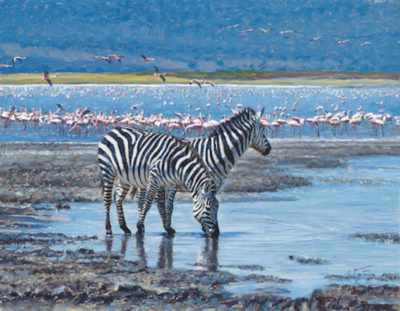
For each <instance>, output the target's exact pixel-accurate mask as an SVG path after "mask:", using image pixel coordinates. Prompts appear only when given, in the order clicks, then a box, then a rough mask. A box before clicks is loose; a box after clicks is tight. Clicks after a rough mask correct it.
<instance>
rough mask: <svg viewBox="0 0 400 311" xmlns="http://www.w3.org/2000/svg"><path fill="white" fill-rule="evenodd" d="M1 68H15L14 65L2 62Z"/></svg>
mask: <svg viewBox="0 0 400 311" xmlns="http://www.w3.org/2000/svg"><path fill="white" fill-rule="evenodd" d="M0 68H14V66H13V65H6V64H0Z"/></svg>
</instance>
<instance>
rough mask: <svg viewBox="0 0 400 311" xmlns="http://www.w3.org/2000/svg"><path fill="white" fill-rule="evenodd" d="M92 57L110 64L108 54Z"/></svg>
mask: <svg viewBox="0 0 400 311" xmlns="http://www.w3.org/2000/svg"><path fill="white" fill-rule="evenodd" d="M93 58H94V59H96V60H104V61H106V62H108V63H109V64H111V58H110V57H109V56H94V57H93Z"/></svg>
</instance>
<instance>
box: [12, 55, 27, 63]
mask: <svg viewBox="0 0 400 311" xmlns="http://www.w3.org/2000/svg"><path fill="white" fill-rule="evenodd" d="M23 59H26V56H24V57H21V56H14V57H13V58H12V59H11V63H12V64H13V65H14V64H15V62H16V61H19V62H20V63H22V60H23Z"/></svg>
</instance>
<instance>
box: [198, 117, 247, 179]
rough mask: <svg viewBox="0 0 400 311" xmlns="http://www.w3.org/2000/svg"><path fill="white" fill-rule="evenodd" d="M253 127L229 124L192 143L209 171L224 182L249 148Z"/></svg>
mask: <svg viewBox="0 0 400 311" xmlns="http://www.w3.org/2000/svg"><path fill="white" fill-rule="evenodd" d="M250 140H251V127H250V126H249V124H247V127H246V126H243V127H239V126H235V127H234V128H233V127H229V126H227V127H226V128H224V129H223V130H221V131H219V133H218V134H216V135H213V136H211V137H208V138H198V139H194V140H193V141H192V145H193V146H194V148H195V149H196V151H197V152H198V153H199V155H200V157H201V158H202V159H203V161H204V162H205V163H206V165H207V167H208V169H209V172H210V173H211V174H212V175H213V177H214V178H215V179H216V181H218V182H219V183H222V182H223V181H224V179H225V177H226V176H227V175H228V173H229V172H230V170H231V169H232V167H233V166H234V165H235V163H236V162H237V160H238V159H239V158H240V157H241V156H242V155H243V153H244V152H245V151H246V150H247V149H248V148H249V146H250Z"/></svg>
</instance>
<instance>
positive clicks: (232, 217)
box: [33, 156, 400, 297]
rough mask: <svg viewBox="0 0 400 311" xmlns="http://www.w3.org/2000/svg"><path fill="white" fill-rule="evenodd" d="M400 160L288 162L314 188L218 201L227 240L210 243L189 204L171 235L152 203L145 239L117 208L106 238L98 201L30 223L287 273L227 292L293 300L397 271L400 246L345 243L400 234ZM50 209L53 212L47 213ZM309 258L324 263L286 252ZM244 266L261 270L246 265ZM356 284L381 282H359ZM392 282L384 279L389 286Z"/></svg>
mask: <svg viewBox="0 0 400 311" xmlns="http://www.w3.org/2000/svg"><path fill="white" fill-rule="evenodd" d="M399 161H400V157H389V156H378V157H365V158H352V159H349V160H347V164H348V165H347V167H343V168H335V169H325V168H324V169H311V170H310V169H305V168H302V167H292V168H291V170H292V172H293V174H298V175H301V176H307V177H310V178H312V182H313V185H312V186H308V187H304V188H298V189H289V190H285V191H280V192H277V193H273V194H271V193H265V199H264V200H260V201H250V202H249V201H246V199H244V200H243V201H241V202H233V201H222V202H221V203H220V210H219V224H220V230H221V232H222V233H221V236H220V238H219V240H218V242H215V241H214V242H213V241H212V240H208V239H205V238H204V237H203V236H202V234H201V228H200V225H199V224H198V223H197V222H196V221H195V220H194V219H193V217H192V213H191V208H192V204H191V203H182V202H176V204H175V210H174V215H173V226H174V228H175V229H176V230H177V233H176V236H175V237H174V238H173V239H171V238H168V237H166V236H165V235H164V233H163V229H162V226H161V221H160V219H159V216H158V212H157V209H156V208H155V206H153V208H152V209H151V210H150V212H149V214H148V217H147V219H146V222H145V225H146V233H145V236H144V240H136V237H135V236H134V235H133V236H130V237H126V236H124V235H123V234H122V231H121V230H120V229H119V227H118V224H117V216H116V212H115V210H114V206H113V209H112V216H111V217H112V225H113V232H114V236H113V238H111V239H109V240H107V239H106V238H105V230H104V210H103V206H102V204H101V203H70V205H71V207H72V208H71V210H68V211H62V212H51V216H52V217H53V218H54V219H57V220H58V221H56V222H53V223H44V224H43V227H40V228H37V229H33V231H35V230H40V231H45V232H61V233H65V234H68V235H72V236H76V235H93V234H96V235H97V236H98V237H99V240H98V241H95V242H85V243H79V244H76V245H67V246H65V245H60V247H59V248H60V249H65V247H72V248H78V247H88V248H93V249H96V250H98V251H112V252H116V253H119V254H123V255H124V256H125V258H126V259H129V260H138V261H140V262H142V263H144V264H147V265H148V266H151V267H171V268H172V267H173V268H176V269H210V270H213V269H218V270H223V271H231V272H233V273H235V274H238V275H242V276H244V275H248V274H250V273H256V274H261V275H272V276H276V277H280V278H287V279H291V280H293V282H289V283H283V284H278V283H274V282H266V283H257V282H253V281H241V282H239V283H233V284H232V285H231V286H228V287H227V289H229V290H230V291H233V292H235V293H249V292H260V291H271V292H276V293H280V294H283V295H290V296H292V297H300V296H305V295H309V294H310V293H311V292H312V290H314V289H316V288H321V287H323V286H325V285H327V284H332V283H338V282H339V283H340V281H336V280H329V279H327V278H325V276H327V275H331V274H341V275H348V276H351V275H355V274H358V273H374V274H377V275H381V274H382V273H400V271H399V266H398V263H399V260H400V253H399V245H398V244H397V245H396V244H388V243H373V242H365V241H361V240H353V239H349V236H350V235H351V234H353V233H366V232H373V233H389V232H399V224H400V222H399V212H400V210H399V199H400V193H399V186H400V167H399V165H398V163H399ZM125 212H126V217H127V222H128V225H129V226H130V228H131V229H135V224H136V221H137V207H136V203H128V204H125ZM45 213H46V214H48V213H49V212H45ZM291 255H292V256H311V257H316V258H321V259H325V260H327V261H328V263H327V264H323V265H311V264H300V263H298V262H296V261H293V260H290V259H289V256H291ZM242 265H256V266H255V267H256V268H257V267H262V269H263V270H257V269H256V270H255V271H250V270H246V269H243V267H242V268H240V266H242ZM349 282H350V283H351V282H353V283H354V284H381V283H382V282H380V281H374V280H371V281H367V280H365V279H356V280H353V281H347V283H349ZM384 283H388V282H384Z"/></svg>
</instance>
